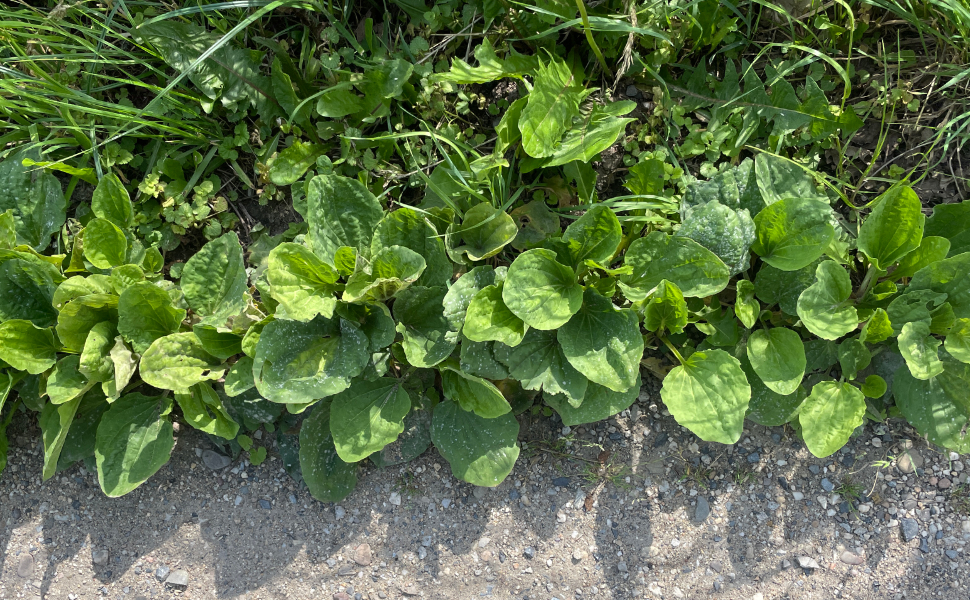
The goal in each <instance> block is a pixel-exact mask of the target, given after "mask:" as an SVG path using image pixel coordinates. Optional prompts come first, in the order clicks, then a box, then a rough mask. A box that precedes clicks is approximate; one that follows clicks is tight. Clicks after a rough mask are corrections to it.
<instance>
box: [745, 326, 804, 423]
mask: <svg viewBox="0 0 970 600" xmlns="http://www.w3.org/2000/svg"><path fill="white" fill-rule="evenodd" d="M733 353H734V355H735V357H736V358H737V359H738V361H740V363H741V369H742V370H743V371H744V376H745V378H746V379H747V381H748V383H749V384H750V385H751V400H750V401H749V402H748V411H747V414H745V418H747V419H750V420H752V421H754V422H755V423H757V424H759V425H764V426H765V427H778V426H781V425H784V424H785V423H788V422H789V421H791V420H792V419H794V418H795V417H796V416H797V415H798V408H799V407H800V406H801V404H802V401H803V400H805V397H806V396H807V395H808V394H807V393H806V392H805V388H804V387H802V386H798V388H797V389H796V390H795V391H794V392H793V393H791V394H788V395H787V396H782V395H781V394H779V393H778V392H775V391H774V390H772V389H770V388H769V387H768V386H766V385H765V384H764V382H763V381H762V380H761V377H759V376H758V374H757V373H755V372H754V368H753V367H752V366H751V361H750V360H749V359H748V352H747V348H746V345H745V344H738V346H737V347H736V348H735V349H734V350H733Z"/></svg>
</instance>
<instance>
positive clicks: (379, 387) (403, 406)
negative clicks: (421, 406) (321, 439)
mask: <svg viewBox="0 0 970 600" xmlns="http://www.w3.org/2000/svg"><path fill="white" fill-rule="evenodd" d="M410 410H411V399H410V398H409V397H408V393H407V392H406V391H405V390H404V388H403V387H401V380H399V379H393V378H389V377H382V378H380V379H377V380H375V381H360V380H358V381H355V382H354V383H353V384H352V385H351V386H350V388H348V389H346V390H344V391H342V392H340V393H339V394H337V395H336V396H334V397H333V401H332V402H331V404H330V432H331V433H332V434H333V441H334V444H335V446H336V450H337V454H338V455H339V456H340V458H341V459H342V460H343V461H345V462H348V463H352V462H357V461H359V460H363V459H365V458H367V457H368V456H370V455H371V454H373V453H374V452H377V451H379V450H380V449H381V448H383V447H384V446H386V445H388V444H390V443H391V442H393V441H394V440H396V439H397V436H398V435H400V434H401V433H402V432H403V431H404V417H405V416H406V415H407V414H408V411H410ZM305 473H306V472H305V471H304V476H305Z"/></svg>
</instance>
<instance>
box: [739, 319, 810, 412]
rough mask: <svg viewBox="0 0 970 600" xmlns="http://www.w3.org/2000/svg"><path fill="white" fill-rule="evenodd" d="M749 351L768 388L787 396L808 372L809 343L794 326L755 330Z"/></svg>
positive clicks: (749, 355)
mask: <svg viewBox="0 0 970 600" xmlns="http://www.w3.org/2000/svg"><path fill="white" fill-rule="evenodd" d="M747 353H748V360H750V361H751V367H752V368H753V369H754V372H755V373H757V374H758V377H760V378H761V381H763V382H764V384H765V385H766V386H767V387H768V389H770V390H772V391H774V392H776V393H778V394H780V395H782V396H787V395H789V394H792V393H794V392H795V390H797V389H798V386H799V385H801V383H802V377H803V376H804V375H805V364H806V363H805V346H804V344H802V338H801V337H799V335H798V334H797V333H795V332H794V331H792V330H791V329H788V328H786V327H772V328H770V329H759V330H757V331H754V332H752V333H751V337H749V338H748V344H747Z"/></svg>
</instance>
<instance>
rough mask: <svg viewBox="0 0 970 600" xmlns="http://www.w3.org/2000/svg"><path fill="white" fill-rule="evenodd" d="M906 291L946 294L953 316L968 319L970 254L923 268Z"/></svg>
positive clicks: (960, 255) (969, 313)
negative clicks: (928, 291)
mask: <svg viewBox="0 0 970 600" xmlns="http://www.w3.org/2000/svg"><path fill="white" fill-rule="evenodd" d="M908 289H909V290H932V291H934V292H937V293H940V294H946V301H947V302H949V303H950V306H951V307H952V308H953V314H954V315H955V316H956V317H957V318H958V319H966V318H970V252H964V253H963V254H957V255H956V256H951V257H950V258H947V259H945V260H941V261H939V262H935V263H932V264H930V265H928V266H926V267H923V268H922V269H920V270H919V271H917V272H916V275H913V279H912V280H911V281H910V283H909V288H908ZM893 323H894V324H895V320H894V321H893Z"/></svg>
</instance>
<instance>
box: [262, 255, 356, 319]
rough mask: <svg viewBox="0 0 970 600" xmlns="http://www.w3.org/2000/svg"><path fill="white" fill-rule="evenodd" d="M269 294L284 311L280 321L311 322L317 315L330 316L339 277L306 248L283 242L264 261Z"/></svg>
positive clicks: (280, 315)
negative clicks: (282, 319) (265, 261)
mask: <svg viewBox="0 0 970 600" xmlns="http://www.w3.org/2000/svg"><path fill="white" fill-rule="evenodd" d="M266 278H267V279H268V280H269V285H270V294H272V296H273V299H274V300H276V301H277V302H279V304H280V306H281V307H282V308H283V311H282V314H280V311H277V315H278V316H279V317H280V318H285V319H293V320H294V321H304V322H306V321H310V320H312V319H313V318H314V317H316V316H317V315H323V316H324V317H326V318H328V319H329V318H330V317H332V316H333V310H334V308H336V307H337V297H336V293H337V285H336V284H337V280H339V279H340V275H339V274H338V273H337V271H335V270H334V268H333V267H331V266H330V265H328V264H327V263H325V262H323V261H322V260H320V259H319V258H318V257H317V256H316V255H315V254H314V253H313V252H310V250H309V249H308V248H307V247H306V246H302V245H300V244H294V243H291V242H284V243H282V244H280V245H279V246H277V247H275V248H273V250H272V252H270V253H269V259H268V260H267V267H266Z"/></svg>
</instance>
